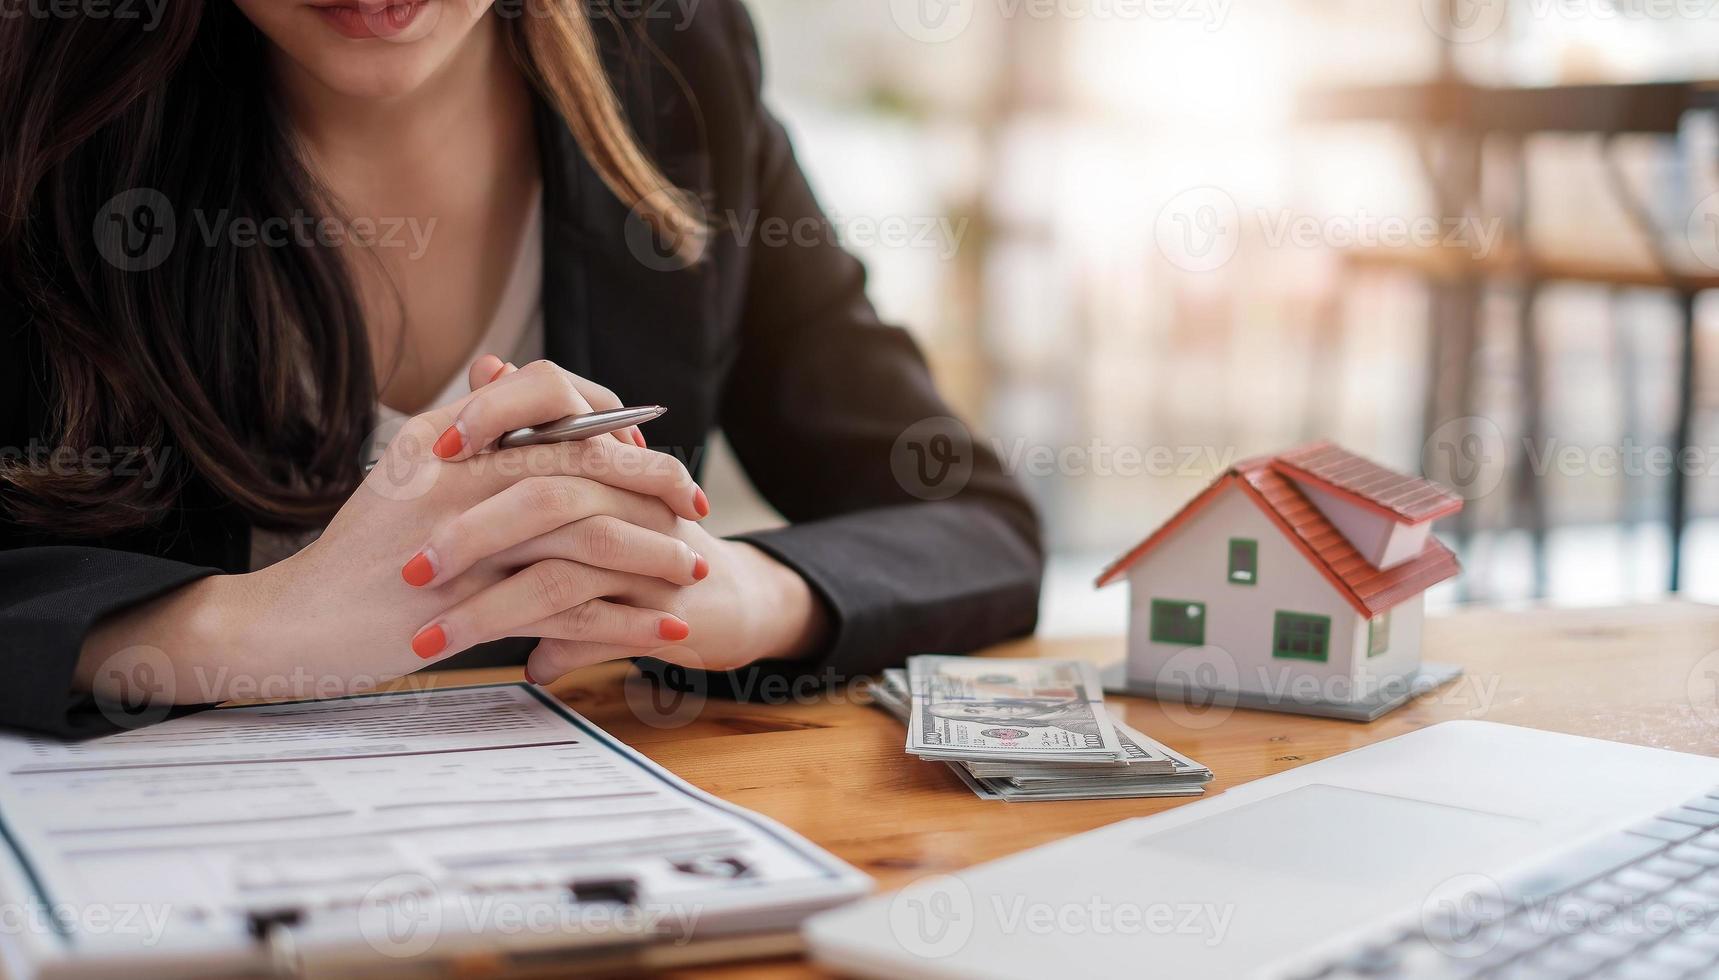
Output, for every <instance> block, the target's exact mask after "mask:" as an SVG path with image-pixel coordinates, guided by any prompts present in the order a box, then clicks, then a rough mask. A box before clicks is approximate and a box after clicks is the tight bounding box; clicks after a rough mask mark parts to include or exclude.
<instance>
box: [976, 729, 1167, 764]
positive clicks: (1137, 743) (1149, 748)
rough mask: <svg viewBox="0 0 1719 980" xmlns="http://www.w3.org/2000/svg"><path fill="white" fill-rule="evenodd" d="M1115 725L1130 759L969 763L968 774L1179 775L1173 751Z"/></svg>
mask: <svg viewBox="0 0 1719 980" xmlns="http://www.w3.org/2000/svg"><path fill="white" fill-rule="evenodd" d="M1111 723H1112V724H1114V725H1115V726H1116V737H1117V739H1118V740H1120V741H1121V742H1122V751H1123V753H1124V754H1125V755H1127V757H1128V758H1127V759H1125V760H1124V761H1122V762H1117V761H1115V760H1113V759H1103V760H1100V761H1097V762H1083V761H1074V762H1013V761H1008V760H1005V761H1002V762H977V761H975V762H969V763H968V764H967V770H968V771H969V772H971V773H972V774H973V775H975V776H980V777H988V778H993V779H996V778H1011V777H1016V778H1033V777H1034V776H1039V775H1042V776H1045V777H1047V778H1048V777H1052V776H1076V775H1088V774H1090V775H1091V776H1092V778H1094V779H1112V778H1116V777H1118V776H1123V777H1126V776H1139V775H1144V774H1147V773H1154V774H1162V775H1172V774H1174V773H1175V772H1176V763H1175V761H1174V760H1173V759H1171V758H1170V756H1169V754H1168V753H1169V749H1168V748H1167V747H1166V746H1164V745H1163V744H1161V743H1160V742H1158V741H1157V740H1156V739H1152V738H1147V737H1146V736H1145V735H1142V734H1140V733H1139V732H1137V731H1135V730H1134V729H1132V728H1129V727H1128V726H1127V725H1124V724H1123V723H1122V722H1120V721H1116V720H1115V719H1112V720H1111Z"/></svg>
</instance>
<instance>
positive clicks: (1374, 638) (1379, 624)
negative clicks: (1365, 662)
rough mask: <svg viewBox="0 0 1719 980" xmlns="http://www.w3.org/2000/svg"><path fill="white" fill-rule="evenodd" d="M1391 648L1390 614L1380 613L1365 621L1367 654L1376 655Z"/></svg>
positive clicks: (1387, 651)
mask: <svg viewBox="0 0 1719 980" xmlns="http://www.w3.org/2000/svg"><path fill="white" fill-rule="evenodd" d="M1390 650H1391V614H1390V613H1388V612H1386V613H1380V614H1379V615H1377V616H1374V617H1373V618H1372V619H1370V620H1368V621H1367V656H1369V657H1377V656H1379V655H1380V654H1382V653H1389V652H1390Z"/></svg>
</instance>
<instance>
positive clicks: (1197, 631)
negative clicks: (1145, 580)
mask: <svg viewBox="0 0 1719 980" xmlns="http://www.w3.org/2000/svg"><path fill="white" fill-rule="evenodd" d="M1152 642H1153V643H1174V644H1176V645H1177V646H1184V647H1198V646H1205V645H1206V604H1205V603H1203V602H1187V601H1184V600H1181V599H1153V600H1152Z"/></svg>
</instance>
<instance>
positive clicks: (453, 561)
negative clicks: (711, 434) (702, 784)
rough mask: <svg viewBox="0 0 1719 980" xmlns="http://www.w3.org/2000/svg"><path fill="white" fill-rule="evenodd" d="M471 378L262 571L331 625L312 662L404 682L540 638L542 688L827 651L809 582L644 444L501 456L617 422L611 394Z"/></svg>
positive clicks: (673, 462) (479, 371)
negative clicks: (622, 666)
mask: <svg viewBox="0 0 1719 980" xmlns="http://www.w3.org/2000/svg"><path fill="white" fill-rule="evenodd" d="M470 377H471V382H472V388H473V391H472V394H471V395H469V396H467V397H466V398H465V399H464V400H462V401H460V402H458V403H456V404H454V405H451V406H448V407H447V408H445V409H440V410H433V411H430V412H426V413H424V414H423V415H420V416H418V417H416V418H413V419H411V420H410V421H409V422H408V423H407V425H406V426H405V428H404V429H403V430H402V431H401V432H400V433H399V435H397V436H396V437H395V438H394V439H393V440H392V441H391V442H390V444H389V446H388V448H387V450H386V451H385V453H384V454H383V456H382V458H381V460H380V461H379V463H378V465H377V467H376V468H375V470H374V471H373V472H372V473H371V474H370V475H369V476H368V477H367V478H366V480H365V482H364V484H363V485H362V486H361V487H360V488H359V490H358V491H357V492H356V493H355V494H354V495H353V497H352V498H351V500H350V501H349V502H348V503H347V505H346V506H345V507H344V508H343V509H342V510H341V511H340V513H339V514H337V515H336V517H335V519H334V520H333V521H332V522H331V523H330V524H329V526H328V529H327V530H326V531H325V532H324V533H323V535H322V536H321V537H320V538H319V539H318V540H317V541H316V542H315V543H313V544H312V545H311V546H310V547H308V548H306V549H305V550H304V551H302V552H300V553H299V554H298V555H296V556H294V557H293V558H291V559H288V560H287V561H285V562H282V563H280V564H279V565H276V566H273V567H272V568H270V569H267V570H265V571H263V572H259V573H253V574H254V576H257V577H260V578H261V580H260V581H258V582H257V583H256V587H257V588H259V589H262V590H264V592H265V593H266V594H271V595H272V596H273V598H274V599H275V600H276V601H275V602H271V603H269V605H270V606H271V607H280V606H283V605H297V606H299V607H300V608H305V607H309V608H313V609H315V610H316V611H317V617H318V619H319V620H320V621H322V622H324V623H326V624H327V626H328V634H327V636H326V637H325V638H324V639H323V640H322V641H321V642H322V643H324V644H326V645H325V646H321V647H320V649H319V650H304V651H303V655H304V656H305V657H307V658H309V659H311V660H313V661H314V660H320V659H323V658H327V657H336V658H344V660H345V662H344V667H345V668H346V669H353V668H360V667H361V668H365V669H368V670H371V671H372V672H373V673H374V674H379V675H383V676H395V675H398V674H404V673H408V672H410V671H411V670H414V669H417V668H419V667H422V666H425V665H427V664H430V663H433V662H436V661H439V660H442V659H445V658H447V657H450V656H453V655H454V654H457V653H459V652H461V651H463V650H466V649H469V648H470V647H472V646H475V645H477V644H480V643H484V642H487V641H491V640H497V639H501V638H504V637H534V638H539V639H540V640H541V642H540V643H539V644H538V646H537V648H536V650H535V651H534V652H533V653H532V654H531V657H530V660H529V661H528V663H527V665H526V676H527V677H528V678H529V679H530V680H532V681H534V682H536V683H538V684H548V683H551V682H553V681H555V680H556V679H558V678H560V677H562V676H564V675H565V674H567V673H568V672H570V671H573V670H576V669H578V668H580V667H583V666H587V665H590V664H594V663H599V662H603V661H608V660H614V659H620V658H627V657H637V656H641V655H650V656H655V657H658V658H660V659H663V660H666V661H669V662H672V663H678V664H681V665H684V666H688V667H694V668H700V669H709V670H729V669H734V668H736V667H740V666H744V665H745V664H748V663H751V662H753V661H755V660H759V659H764V658H792V657H796V656H800V655H804V654H806V653H807V652H809V651H810V650H811V649H813V648H814V647H815V646H816V645H817V643H818V642H819V638H820V634H821V632H822V631H823V629H824V628H825V625H824V622H823V612H822V608H821V606H820V604H819V601H818V600H817V599H816V598H815V597H814V596H813V595H812V593H811V590H810V588H809V586H808V585H807V584H806V583H805V581H804V580H802V579H801V578H800V576H799V575H798V574H796V573H795V572H793V571H792V570H791V569H789V568H787V567H786V566H784V565H782V564H780V563H779V562H777V561H775V560H774V559H773V558H771V557H769V556H768V555H767V554H765V553H764V552H762V551H760V550H758V549H756V548H754V547H752V546H750V545H747V544H744V543H740V542H734V541H727V540H722V539H718V538H715V537H713V536H711V535H710V534H708V533H706V532H705V530H704V529H703V528H702V527H701V526H700V525H699V521H701V520H702V519H703V518H704V517H705V516H707V515H708V514H709V511H710V505H709V501H708V498H707V497H706V496H705V494H704V491H703V490H702V489H701V488H699V487H698V486H697V484H696V483H695V482H694V481H693V479H692V477H691V475H690V474H689V473H688V471H687V468H686V466H685V465H684V464H683V463H682V462H681V461H680V460H678V459H676V458H675V457H673V456H671V455H668V454H666V453H660V452H656V451H653V450H651V449H649V448H647V443H646V441H645V439H644V437H643V436H642V435H641V434H640V433H639V431H638V430H637V429H636V428H634V429H626V430H622V431H620V432H617V433H614V434H612V435H607V436H601V437H598V438H595V439H591V440H588V441H584V442H576V443H565V444H560V445H551V446H533V447H527V448H522V449H509V450H500V451H490V450H491V447H492V446H493V445H494V443H495V442H496V440H497V439H499V438H500V436H501V435H502V434H503V433H505V432H508V431H510V430H513V429H518V428H522V427H525V426H530V425H541V424H543V423H546V422H550V421H554V420H556V419H559V418H561V417H563V416H567V415H576V414H583V413H587V412H591V411H602V410H606V409H611V408H619V407H621V402H620V400H619V399H618V398H617V397H616V396H615V394H614V393H613V392H611V391H609V390H608V389H607V388H604V387H602V386H601V385H598V384H596V383H594V382H591V381H588V380H586V379H584V378H580V377H578V376H576V375H573V374H571V373H569V372H567V371H565V370H563V369H562V368H560V367H558V366H556V365H554V364H552V363H550V362H548V361H538V362H535V363H532V364H528V365H526V366H525V367H523V368H516V367H515V366H514V365H511V364H503V363H502V362H501V361H500V360H499V359H498V358H495V357H494V356H491V355H486V356H484V357H482V358H479V359H478V360H477V361H476V362H475V363H474V364H473V365H472V367H471V370H470ZM335 651H338V653H336V652H335ZM354 658H356V659H358V660H362V661H365V663H362V664H357V663H353V662H352V661H353V659H354ZM321 666H324V667H326V668H327V669H330V670H339V669H341V668H342V666H343V665H342V664H341V663H336V662H329V663H324V664H322V665H321Z"/></svg>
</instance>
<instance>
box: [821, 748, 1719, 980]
mask: <svg viewBox="0 0 1719 980" xmlns="http://www.w3.org/2000/svg"><path fill="white" fill-rule="evenodd" d="M1715 736H1716V741H1719V732H1716V733H1715ZM1709 793H1715V794H1719V759H1711V758H1706V757H1701V756H1693V755H1684V754H1681V753H1676V752H1668V751H1664V750H1658V749H1648V748H1641V747H1637V746H1630V745H1621V744H1617V743H1612V742H1602V741H1595V740H1592V739H1584V738H1576V737H1573V736H1566V735H1556V734H1550V733H1546V732H1540V731H1534V730H1530V729H1524V728H1514V727H1509V726H1505V725H1497V724H1489V723H1482V722H1452V723H1448V724H1443V725H1438V726H1435V727H1432V728H1428V729H1424V730H1421V731H1417V732H1414V733H1412V734H1409V735H1404V736H1402V737H1400V738H1396V739H1392V740H1390V741H1386V742H1381V743H1378V744H1376V745H1372V746H1369V747H1366V748H1363V749H1360V750H1358V751H1355V752H1351V753H1349V754H1346V755H1342V756H1338V757H1335V758H1332V759H1328V760H1324V761H1321V762H1317V763H1313V764H1310V765H1307V766H1303V767H1301V768H1299V769H1295V770H1292V771H1290V772H1286V773H1282V774H1280V775H1276V776H1271V777H1267V778H1264V779H1260V780H1256V781H1254V782H1252V783H1248V784H1245V785H1243V786H1239V787H1237V788H1234V789H1231V790H1228V791H1227V792H1225V793H1223V794H1222V795H1221V796H1217V797H1214V798H1210V799H1207V800H1202V801H1200V802H1196V803H1190V804H1187V805H1184V806H1181V807H1178V808H1176V809H1174V810H1171V811H1168V812H1166V813H1162V814H1158V815H1156V816H1151V817H1143V818H1139V819H1135V820H1127V821H1123V822H1121V823H1117V824H1113V825H1111V826H1109V827H1106V828H1103V829H1101V830H1098V831H1094V832H1092V833H1088V834H1083V835H1080V836H1078V837H1072V838H1069V839H1067V840H1064V841H1060V842H1058V843H1055V844H1051V845H1048V846H1045V847H1040V848H1036V849H1034V850H1031V851H1027V852H1024V853H1021V854H1018V855H1015V856H1013V857H1009V858H1005V859H1003V860H1000V861H996V862H993V863H991V864H987V865H982V866H979V867H976V868H972V869H969V870H965V871H960V872H957V873H954V874H950V875H928V876H926V877H924V878H921V879H920V880H918V881H916V882H915V883H913V884H911V885H910V886H909V887H907V888H906V889H904V890H902V891H900V892H897V893H895V894H893V895H884V896H881V897H878V898H873V899H870V900H867V901H864V902H861V903H859V904H856V905H851V906H848V907H845V908H842V909H838V910H835V911H832V912H827V913H824V914H822V915H820V916H818V917H816V918H814V919H813V920H811V921H810V922H809V923H808V924H807V926H806V935H807V938H808V941H809V943H810V946H811V948H812V950H813V952H814V955H815V956H816V957H817V959H818V960H819V961H820V962H821V963H823V964H825V965H827V966H829V967H831V968H833V969H835V970H838V971H840V972H842V973H845V974H850V975H860V976H875V977H901V976H927V977H987V978H993V977H1022V978H1030V980H1044V978H1046V977H1110V976H1116V977H1120V976H1129V977H1174V978H1192V977H1224V978H1229V977H1245V976H1259V977H1295V976H1308V977H1315V976H1317V977H1336V976H1345V977H1346V976H1361V975H1365V976H1388V975H1405V976H1415V975H1429V976H1430V975H1438V976H1449V975H1456V976H1461V975H1473V974H1476V973H1479V972H1481V971H1484V970H1490V969H1500V968H1507V969H1505V970H1504V973H1501V974H1498V975H1512V976H1518V975H1519V976H1531V977H1557V976H1564V975H1576V974H1577V973H1580V972H1585V971H1586V970H1592V969H1600V968H1615V969H1613V970H1612V972H1614V973H1615V974H1616V975H1620V976H1622V975H1631V976H1634V975H1639V976H1643V977H1654V976H1663V977H1684V976H1714V975H1719V967H1715V966H1714V965H1713V964H1714V963H1715V962H1719V925H1715V924H1714V923H1715V922H1716V921H1719V919H1716V918H1715V916H1719V829H1716V828H1719V795H1711V796H1710V795H1708V794H1709ZM1704 896H1705V897H1707V898H1708V899H1709V901H1707V905H1708V906H1710V907H1709V908H1708V909H1706V911H1705V912H1703V911H1702V910H1701V909H1700V904H1701V900H1702V899H1703V897H1704ZM1600 899H1607V900H1610V901H1611V902H1612V903H1613V905H1615V906H1616V907H1618V908H1633V907H1634V906H1631V904H1630V903H1631V902H1635V903H1637V904H1638V905H1639V904H1640V903H1641V902H1646V901H1658V902H1660V903H1661V904H1664V905H1668V906H1670V907H1672V908H1673V909H1677V910H1684V909H1690V908H1693V911H1691V912H1690V915H1691V916H1692V917H1691V918H1690V919H1689V920H1687V921H1684V922H1682V924H1680V925H1675V926H1673V927H1672V928H1671V929H1665V928H1661V927H1660V926H1656V925H1654V924H1652V923H1651V922H1646V920H1647V918H1648V917H1646V916H1641V917H1640V918H1642V919H1643V920H1644V923H1645V924H1641V925H1639V927H1638V928H1635V930H1634V931H1627V930H1626V931H1624V932H1614V933H1613V934H1611V935H1604V936H1602V935H1596V934H1594V931H1595V930H1594V928H1593V926H1594V923H1593V922H1588V921H1586V920H1582V919H1580V918H1577V919H1547V918H1544V917H1541V918H1532V919H1531V918H1529V916H1530V914H1531V913H1535V912H1538V913H1543V914H1544V913H1549V912H1559V911H1569V908H1571V907H1574V908H1577V909H1586V910H1589V911H1591V910H1592V909H1593V908H1595V907H1596V906H1597V905H1599V904H1601V903H1600ZM1702 915H1706V916H1707V918H1705V919H1703V918H1701V916H1702ZM1632 918H1635V917H1634V916H1632ZM1596 921H1597V920H1596ZM1529 926H1532V928H1528V927H1529ZM1704 963H1705V966H1704V965H1703V964H1704ZM1608 965H1609V967H1608ZM1577 967H1581V968H1582V969H1580V970H1578V969H1577ZM1625 967H1627V969H1625Z"/></svg>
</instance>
